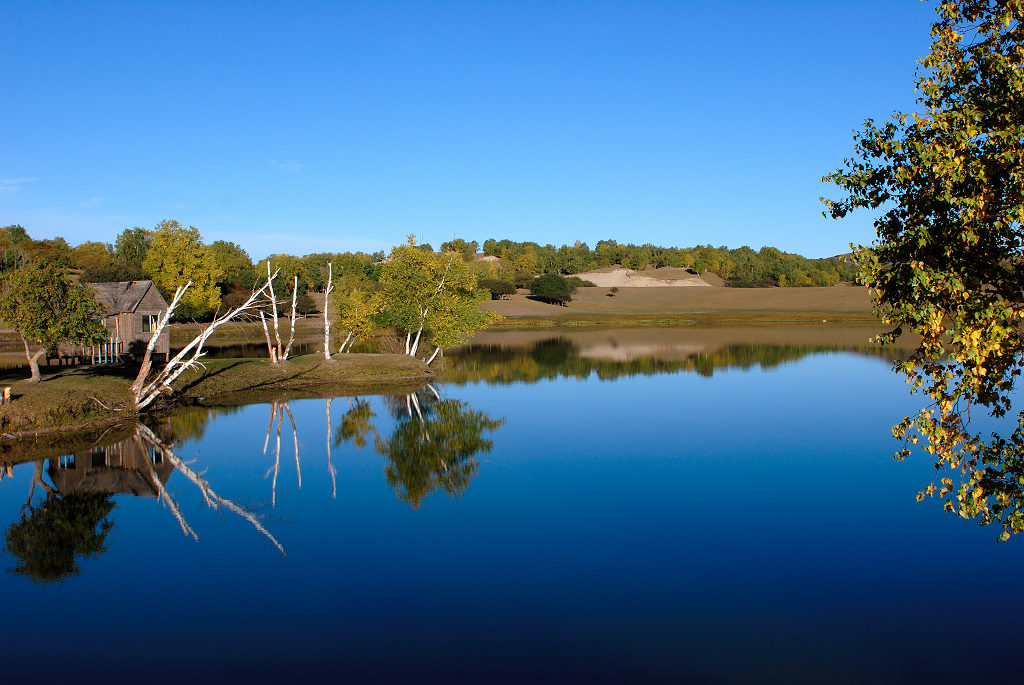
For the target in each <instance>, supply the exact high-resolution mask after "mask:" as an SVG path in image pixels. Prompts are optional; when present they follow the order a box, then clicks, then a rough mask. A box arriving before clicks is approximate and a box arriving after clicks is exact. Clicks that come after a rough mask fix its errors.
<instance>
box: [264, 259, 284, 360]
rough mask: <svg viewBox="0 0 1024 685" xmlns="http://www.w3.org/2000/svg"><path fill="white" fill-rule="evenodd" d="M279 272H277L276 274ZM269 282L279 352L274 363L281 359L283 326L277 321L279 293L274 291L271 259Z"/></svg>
mask: <svg viewBox="0 0 1024 685" xmlns="http://www.w3.org/2000/svg"><path fill="white" fill-rule="evenodd" d="M276 273H277V272H275V274H276ZM267 283H268V284H269V285H270V305H271V307H273V309H274V340H275V341H276V342H277V354H276V355H275V356H274V360H273V361H274V363H275V364H276V363H277V362H279V361H281V352H282V351H283V345H282V344H281V328H280V326H279V325H278V322H277V318H278V317H277V295H276V294H275V293H274V279H273V278H271V277H270V260H269V259H268V260H267Z"/></svg>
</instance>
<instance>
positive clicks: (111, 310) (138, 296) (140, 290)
mask: <svg viewBox="0 0 1024 685" xmlns="http://www.w3.org/2000/svg"><path fill="white" fill-rule="evenodd" d="M89 287H90V288H92V289H93V290H94V291H95V292H96V301H97V302H99V303H100V306H101V307H103V310H104V314H105V315H107V316H109V315H111V314H122V313H125V312H131V313H134V312H135V310H136V309H138V308H139V305H140V304H141V303H142V300H143V299H145V297H146V294H147V293H148V292H149V291H150V290H153V292H154V293H156V295H157V297H159V298H160V301H161V302H163V307H164V308H165V309H166V308H167V302H166V301H165V300H164V298H163V296H162V295H160V291H158V290H156V288H154V287H153V281H113V282H109V283H89Z"/></svg>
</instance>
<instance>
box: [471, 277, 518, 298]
mask: <svg viewBox="0 0 1024 685" xmlns="http://www.w3.org/2000/svg"><path fill="white" fill-rule="evenodd" d="M477 285H479V286H480V287H481V288H484V289H486V290H489V291H490V292H491V299H492V300H502V299H505V298H506V297H508V296H509V295H512V294H514V293H515V291H516V284H515V283H512V282H511V281H503V280H501V279H500V278H481V279H480V280H479V281H477Z"/></svg>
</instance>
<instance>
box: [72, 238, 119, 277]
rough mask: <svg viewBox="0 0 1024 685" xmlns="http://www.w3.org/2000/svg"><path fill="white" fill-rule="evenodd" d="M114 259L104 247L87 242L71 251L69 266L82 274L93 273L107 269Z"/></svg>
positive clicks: (93, 242) (98, 243) (96, 243)
mask: <svg viewBox="0 0 1024 685" xmlns="http://www.w3.org/2000/svg"><path fill="white" fill-rule="evenodd" d="M113 259H114V257H113V255H112V254H111V253H110V250H109V249H108V247H107V246H106V245H104V244H103V243H100V242H96V241H89V242H85V243H82V244H81V245H77V246H76V247H75V248H74V249H73V250H72V251H71V265H72V266H74V267H75V268H77V269H81V270H82V271H83V272H86V273H88V272H95V271H98V270H101V269H104V268H106V267H108V266H109V265H110V264H111V262H112V261H113Z"/></svg>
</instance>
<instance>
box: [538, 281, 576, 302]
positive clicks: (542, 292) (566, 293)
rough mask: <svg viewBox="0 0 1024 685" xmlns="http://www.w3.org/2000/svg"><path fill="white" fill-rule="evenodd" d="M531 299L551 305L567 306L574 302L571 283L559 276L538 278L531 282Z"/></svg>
mask: <svg viewBox="0 0 1024 685" xmlns="http://www.w3.org/2000/svg"><path fill="white" fill-rule="evenodd" d="M530 297H532V298H534V299H536V300H540V301H541V302H550V303H551V304H565V303H566V302H569V301H571V300H572V292H571V289H570V287H569V282H568V281H566V280H565V278H563V277H562V276H559V275H558V274H544V275H543V276H537V278H535V279H533V280H532V281H531V282H530Z"/></svg>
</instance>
